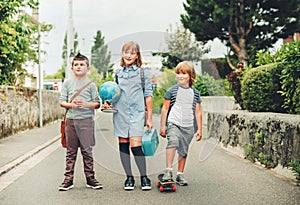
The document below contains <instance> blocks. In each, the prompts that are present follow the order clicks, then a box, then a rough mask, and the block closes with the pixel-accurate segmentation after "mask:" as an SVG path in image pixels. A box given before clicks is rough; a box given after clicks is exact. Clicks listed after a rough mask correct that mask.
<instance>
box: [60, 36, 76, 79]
mask: <svg viewBox="0 0 300 205" xmlns="http://www.w3.org/2000/svg"><path fill="white" fill-rule="evenodd" d="M74 33H75V34H74V44H73V48H74V51H72V52H73V54H74V55H76V54H77V53H78V52H79V51H78V33H77V32H74ZM67 42H68V35H67V32H66V34H65V38H64V45H63V49H62V54H61V57H62V59H63V61H64V67H65V68H66V67H67V64H68V63H67V61H68V60H69V58H68V57H67V55H68V54H67V53H68V52H67V47H68V46H67ZM68 69H70V68H68ZM64 77H65V76H64Z"/></svg>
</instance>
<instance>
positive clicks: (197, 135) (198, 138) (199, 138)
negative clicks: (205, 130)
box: [196, 130, 202, 142]
mask: <svg viewBox="0 0 300 205" xmlns="http://www.w3.org/2000/svg"><path fill="white" fill-rule="evenodd" d="M201 139H202V132H199V130H198V131H197V133H196V141H197V142H199V141H200V140H201Z"/></svg>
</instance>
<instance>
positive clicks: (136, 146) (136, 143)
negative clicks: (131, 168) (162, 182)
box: [130, 137, 147, 177]
mask: <svg viewBox="0 0 300 205" xmlns="http://www.w3.org/2000/svg"><path fill="white" fill-rule="evenodd" d="M130 147H131V151H132V154H133V155H134V160H135V162H136V164H137V167H138V169H139V172H140V176H141V177H144V176H147V174H146V159H145V154H144V151H143V149H142V137H130Z"/></svg>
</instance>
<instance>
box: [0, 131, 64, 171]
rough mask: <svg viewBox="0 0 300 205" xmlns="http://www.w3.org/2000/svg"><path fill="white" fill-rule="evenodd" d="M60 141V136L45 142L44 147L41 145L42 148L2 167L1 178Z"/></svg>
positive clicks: (33, 150)
mask: <svg viewBox="0 0 300 205" xmlns="http://www.w3.org/2000/svg"><path fill="white" fill-rule="evenodd" d="M59 139H60V135H58V136H55V137H54V138H53V139H51V140H49V141H47V142H45V143H44V144H42V145H40V146H38V147H36V148H34V149H32V150H30V151H28V152H26V153H25V154H23V155H21V156H20V157H18V158H17V159H15V160H13V161H12V162H9V163H8V164H6V165H4V166H2V167H0V176H2V175H3V174H5V173H7V172H9V171H10V170H12V169H13V168H15V167H16V166H18V165H20V164H22V163H23V162H24V161H26V160H27V159H29V158H30V157H32V156H34V155H36V154H37V153H39V152H40V151H42V150H43V149H45V148H46V147H48V146H49V145H51V144H53V143H54V142H56V141H58V140H59Z"/></svg>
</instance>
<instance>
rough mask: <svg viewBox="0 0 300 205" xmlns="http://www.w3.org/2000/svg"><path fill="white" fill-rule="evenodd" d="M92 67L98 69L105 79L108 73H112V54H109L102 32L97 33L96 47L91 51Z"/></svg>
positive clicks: (95, 38)
mask: <svg viewBox="0 0 300 205" xmlns="http://www.w3.org/2000/svg"><path fill="white" fill-rule="evenodd" d="M91 54H92V56H91V65H93V66H95V68H97V70H98V72H99V73H102V74H104V76H105V77H107V76H106V74H107V73H108V72H111V69H112V65H111V64H110V58H111V52H110V51H109V52H108V47H107V45H105V42H104V36H102V34H101V31H97V33H96V36H95V37H94V45H93V47H92V49H91Z"/></svg>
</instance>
